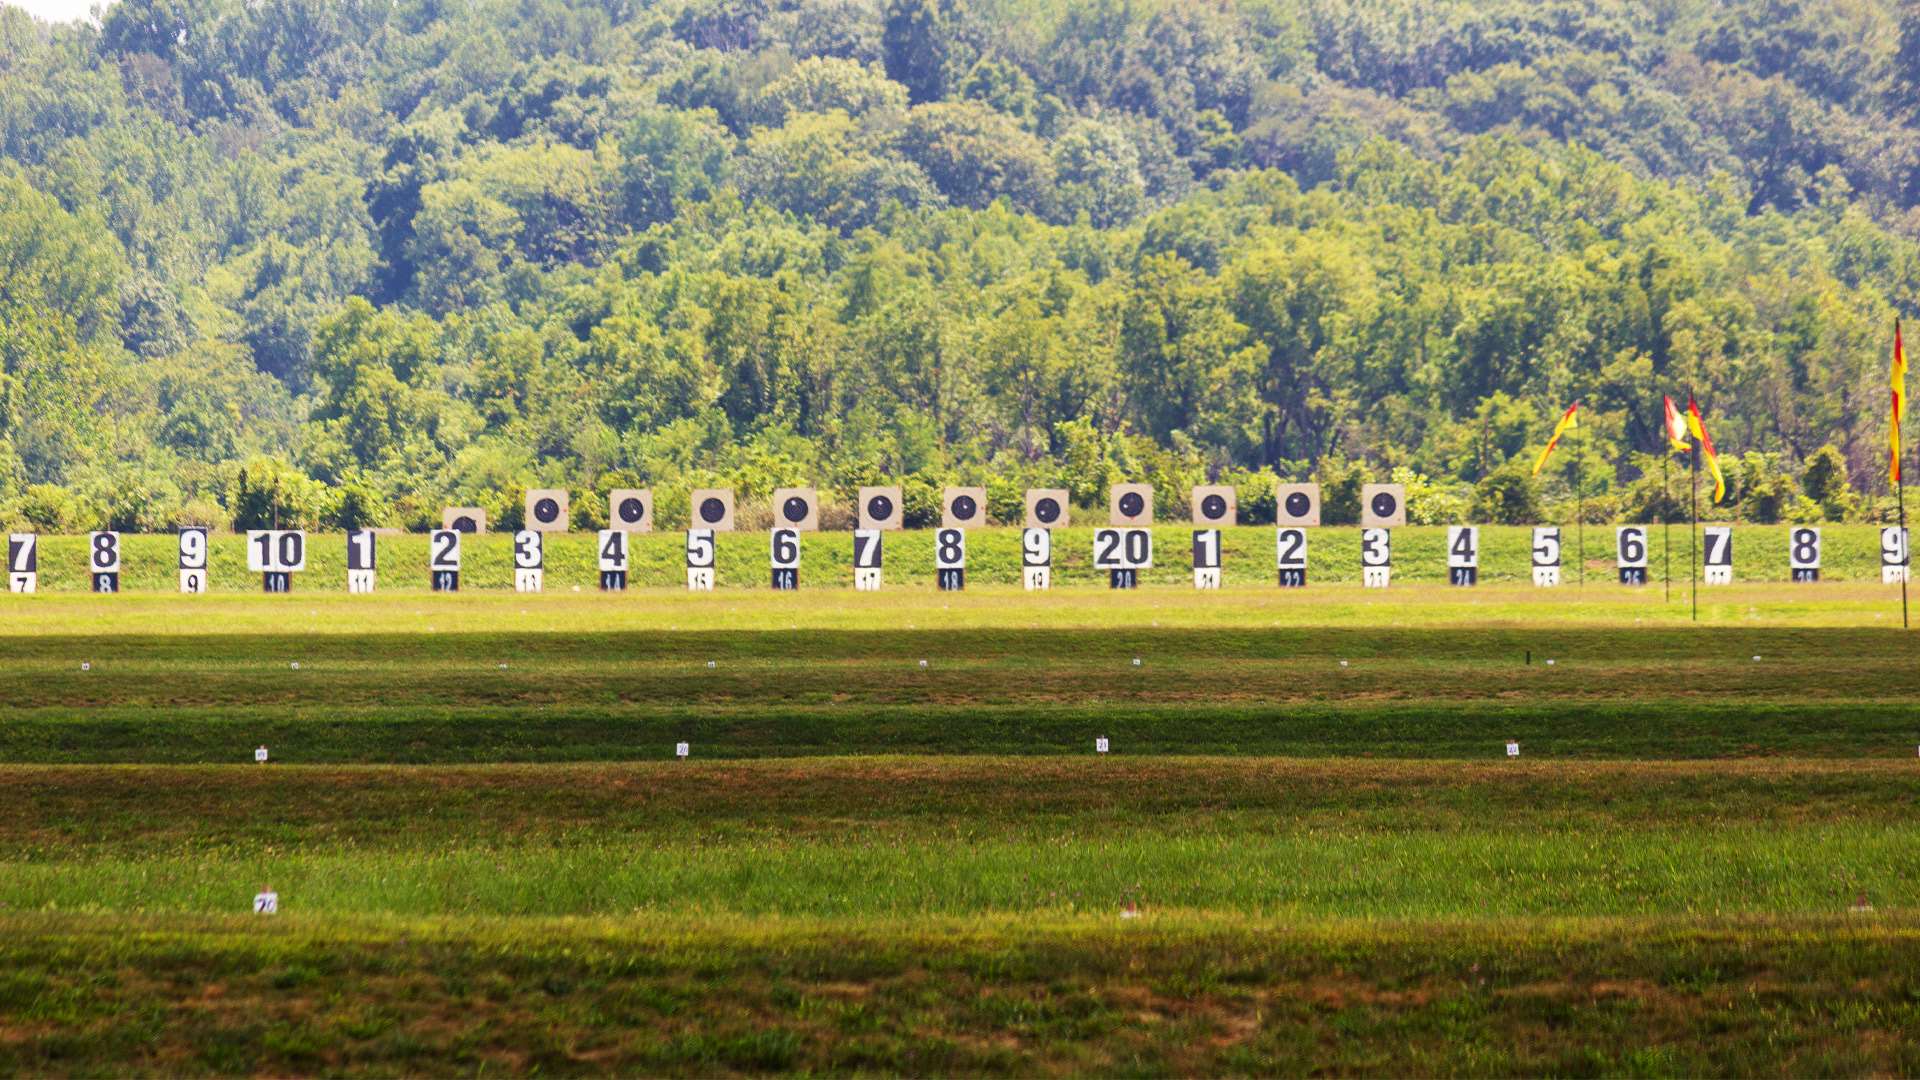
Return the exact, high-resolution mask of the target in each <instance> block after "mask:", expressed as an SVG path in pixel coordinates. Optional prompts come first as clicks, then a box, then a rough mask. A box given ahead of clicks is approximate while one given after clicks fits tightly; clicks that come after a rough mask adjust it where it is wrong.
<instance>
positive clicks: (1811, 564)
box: [1787, 525, 1820, 581]
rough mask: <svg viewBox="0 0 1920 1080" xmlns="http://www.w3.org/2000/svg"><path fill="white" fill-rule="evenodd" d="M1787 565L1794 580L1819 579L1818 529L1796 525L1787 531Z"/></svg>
mask: <svg viewBox="0 0 1920 1080" xmlns="http://www.w3.org/2000/svg"><path fill="white" fill-rule="evenodd" d="M1787 567H1788V569H1790V570H1791V571H1792V572H1793V580H1795V581H1819V580H1820V530H1819V529H1816V528H1813V527H1812V526H1810V525H1796V526H1794V527H1793V528H1792V529H1791V530H1789V531H1788V533H1787Z"/></svg>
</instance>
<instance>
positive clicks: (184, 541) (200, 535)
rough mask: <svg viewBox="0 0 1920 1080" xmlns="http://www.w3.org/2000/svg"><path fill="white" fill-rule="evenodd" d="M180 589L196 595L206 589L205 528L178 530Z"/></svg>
mask: <svg viewBox="0 0 1920 1080" xmlns="http://www.w3.org/2000/svg"><path fill="white" fill-rule="evenodd" d="M180 591H181V592H183V593H187V594H188V595H198V594H200V593H204V592H206V591H207V530H205V529H201V528H190V529H181V530H180Z"/></svg>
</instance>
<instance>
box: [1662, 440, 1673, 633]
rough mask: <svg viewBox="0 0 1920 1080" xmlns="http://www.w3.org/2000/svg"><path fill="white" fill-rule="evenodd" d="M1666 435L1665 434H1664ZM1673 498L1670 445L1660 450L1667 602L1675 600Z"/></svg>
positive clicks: (1663, 560)
mask: <svg viewBox="0 0 1920 1080" xmlns="http://www.w3.org/2000/svg"><path fill="white" fill-rule="evenodd" d="M1660 425H1661V430H1662V431H1663V432H1664V431H1665V429H1666V420H1665V419H1664V418H1662V420H1661V421H1660ZM1662 437H1663V438H1664V437H1665V436H1664V435H1663V436H1662ZM1671 498H1673V447H1671V446H1668V447H1666V448H1664V449H1662V450H1661V452H1660V547H1661V549H1662V550H1661V555H1660V562H1661V570H1660V576H1661V577H1662V578H1664V579H1666V580H1665V584H1664V585H1663V586H1662V587H1663V588H1664V589H1665V590H1666V597H1667V602H1668V603H1672V602H1673V515H1672V514H1669V513H1667V500H1668V499H1671Z"/></svg>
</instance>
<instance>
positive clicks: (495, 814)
mask: <svg viewBox="0 0 1920 1080" xmlns="http://www.w3.org/2000/svg"><path fill="white" fill-rule="evenodd" d="M1916 781H1920V763H1916V762H1913V761H1907V760H1900V761H1874V762H1831V761H1817V760H1753V761H1731V762H1618V761H1597V762H1546V761H1538V760H1533V759H1530V758H1522V759H1518V760H1508V759H1504V758H1501V759H1498V760H1482V761H1443V762H1435V761H1379V760H1373V761H1360V760H1328V759H1274V758H1257V759H1255V758H1234V757H1224V758H1193V757H1181V758H1165V759H1146V758H1140V757H1122V756H1109V757H1102V758H1096V757H1093V756H1092V755H1086V756H1083V757H1080V758H1078V759H1067V758H1031V757H1029V758H993V757H940V758H913V757H849V758H806V759H796V760H776V761H731V762H701V761H688V762H682V763H673V764H623V765H491V766H404V767H392V766H381V767H333V766H297V765H296V766H288V765H272V766H267V767H255V766H251V765H247V766H183V767H173V766H129V767H118V766H109V767H95V766H0V858H6V859H15V860H52V861H63V860H72V859H80V858H92V857H96V856H100V855H108V854H142V853H152V852H166V853H188V852H192V851H200V850H205V851H221V850H234V849H237V848H242V847H245V846H249V845H260V846H262V847H269V848H272V849H275V850H316V851H326V850H330V849H334V848H338V847H341V846H350V847H353V848H356V849H379V848H390V849H398V850H405V851H415V850H438V849H445V848H448V847H450V846H460V845H467V846H475V847H491V846H498V845H503V844H511V843H519V842H539V843H551V844H564V843H569V842H574V841H579V840H583V839H604V840H607V841H632V842H637V843H642V844H656V843H686V842H701V843H705V842H711V841H717V840H754V839H767V838H774V839H786V840H794V841H807V840H825V841H840V840H844V839H846V838H848V837H849V836H859V837H892V838H901V839H905V840H925V839H940V840H944V839H950V838H952V837H954V836H956V835H964V836H968V837H975V838H982V839H987V838H1016V839H1020V838H1029V837H1034V836H1062V835H1082V836H1088V837H1097V836H1100V835H1103V834H1116V833H1136V832H1147V833H1152V832H1159V833H1165V834H1176V833H1187V834H1191V833H1234V832H1239V833H1275V832H1280V833H1307V832H1314V831H1327V830H1333V831H1340V832H1350V833H1355V834H1362V833H1406V832H1422V833H1446V832H1462V831H1472V830H1481V829H1486V828H1489V827H1493V826H1499V827H1502V828H1505V829H1507V830H1509V831H1513V832H1520V833H1526V832H1536V831H1541V830H1546V831H1553V832H1572V833H1577V832H1581V831H1604V830H1607V829H1615V828H1648V827H1671V828H1692V827H1702V828H1705V827H1716V828H1717V827H1723V826H1733V825H1755V826H1772V827H1779V828H1798V827H1801V826H1808V825H1823V826H1824V825H1847V824H1877V825H1888V824H1907V823H1911V822H1915V821H1920V783H1916Z"/></svg>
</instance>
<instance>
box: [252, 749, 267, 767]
mask: <svg viewBox="0 0 1920 1080" xmlns="http://www.w3.org/2000/svg"><path fill="white" fill-rule="evenodd" d="M253 763H254V764H255V765H265V764H266V763H267V748H266V747H264V746H262V747H260V748H259V749H257V750H255V751H254V752H253Z"/></svg>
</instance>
